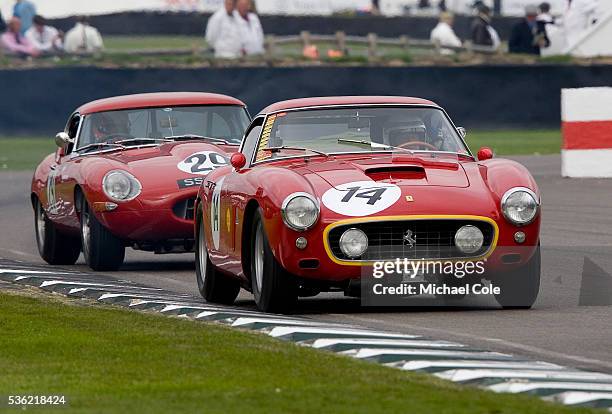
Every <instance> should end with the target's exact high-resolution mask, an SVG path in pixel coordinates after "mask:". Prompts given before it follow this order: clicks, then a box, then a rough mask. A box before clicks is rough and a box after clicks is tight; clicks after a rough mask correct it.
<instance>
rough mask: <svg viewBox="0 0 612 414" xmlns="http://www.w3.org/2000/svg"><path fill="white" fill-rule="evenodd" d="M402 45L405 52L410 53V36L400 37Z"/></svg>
mask: <svg viewBox="0 0 612 414" xmlns="http://www.w3.org/2000/svg"><path fill="white" fill-rule="evenodd" d="M399 40H400V43H401V44H402V48H403V49H404V51H405V52H407V51H408V49H410V40H408V36H406V35H401V36H400V37H399Z"/></svg>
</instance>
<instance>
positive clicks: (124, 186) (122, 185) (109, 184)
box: [102, 170, 142, 201]
mask: <svg viewBox="0 0 612 414" xmlns="http://www.w3.org/2000/svg"><path fill="white" fill-rule="evenodd" d="M102 188H103V189H104V194H106V195H107V196H108V197H109V198H110V199H112V200H115V201H129V200H133V199H134V198H136V197H138V195H139V194H140V191H141V190H142V186H141V185H140V182H139V181H138V180H137V179H136V177H134V176H133V175H132V174H130V173H128V172H126V171H121V170H114V171H109V172H108V173H106V175H105V176H104V178H103V179H102Z"/></svg>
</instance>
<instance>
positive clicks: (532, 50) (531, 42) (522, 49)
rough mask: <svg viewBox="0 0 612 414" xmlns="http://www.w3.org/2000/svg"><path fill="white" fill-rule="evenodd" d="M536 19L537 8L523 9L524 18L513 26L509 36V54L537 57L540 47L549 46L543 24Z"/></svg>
mask: <svg viewBox="0 0 612 414" xmlns="http://www.w3.org/2000/svg"><path fill="white" fill-rule="evenodd" d="M537 17H538V9H537V7H535V6H527V7H525V18H524V19H523V20H521V21H520V22H519V23H517V24H515V25H514V27H513V28H512V33H511V34H510V40H509V41H508V49H509V51H510V53H525V54H531V55H539V54H540V47H547V46H549V45H550V41H549V40H548V37H547V36H546V27H545V25H544V23H539V22H538V20H537Z"/></svg>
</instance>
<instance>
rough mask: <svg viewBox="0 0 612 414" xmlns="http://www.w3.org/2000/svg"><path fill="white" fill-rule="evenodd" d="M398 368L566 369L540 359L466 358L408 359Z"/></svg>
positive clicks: (409, 369) (411, 369)
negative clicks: (471, 359) (468, 359)
mask: <svg viewBox="0 0 612 414" xmlns="http://www.w3.org/2000/svg"><path fill="white" fill-rule="evenodd" d="M399 368H400V369H404V370H408V371H416V370H421V369H428V368H441V369H442V368H448V369H455V368H471V369H482V368H485V369H486V368H489V369H525V370H534V369H546V370H551V369H557V370H561V369H566V368H565V367H563V366H561V365H556V364H550V363H548V362H541V361H516V362H514V361H479V360H475V361H466V360H444V361H441V360H420V361H409V362H406V363H403V364H402V365H401V366H399Z"/></svg>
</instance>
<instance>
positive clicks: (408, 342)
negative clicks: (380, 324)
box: [311, 338, 465, 349]
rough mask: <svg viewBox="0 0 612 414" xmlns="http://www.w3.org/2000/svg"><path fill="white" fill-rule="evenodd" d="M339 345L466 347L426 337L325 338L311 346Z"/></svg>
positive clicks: (358, 346)
mask: <svg viewBox="0 0 612 414" xmlns="http://www.w3.org/2000/svg"><path fill="white" fill-rule="evenodd" d="M337 345H348V346H350V347H351V348H353V349H355V348H368V347H370V346H380V347H406V348H439V349H444V348H465V345H462V344H458V343H454V342H447V341H431V340H426V339H414V340H413V339H368V338H356V339H351V338H349V339H336V338H333V339H332V338H324V339H317V340H315V341H314V342H313V343H312V344H311V346H312V347H313V348H319V349H323V348H330V347H334V346H337Z"/></svg>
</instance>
